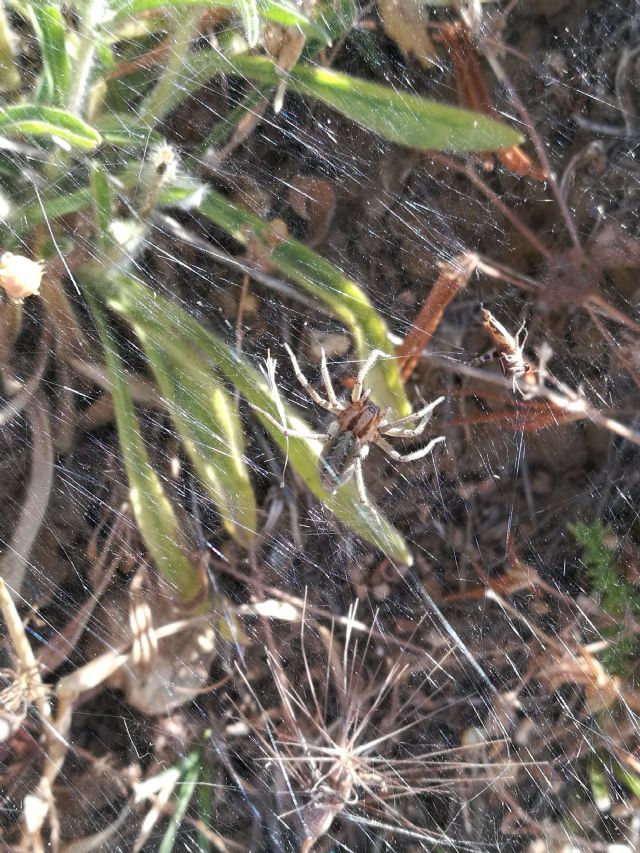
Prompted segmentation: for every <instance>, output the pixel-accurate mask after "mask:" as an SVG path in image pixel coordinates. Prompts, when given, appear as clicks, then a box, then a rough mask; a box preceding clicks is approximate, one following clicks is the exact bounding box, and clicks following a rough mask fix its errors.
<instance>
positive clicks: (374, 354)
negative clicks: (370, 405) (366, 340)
mask: <svg viewBox="0 0 640 853" xmlns="http://www.w3.org/2000/svg"><path fill="white" fill-rule="evenodd" d="M383 357H384V358H388V357H389V356H388V355H387V353H386V352H382V350H381V349H374V350H371V352H370V353H369V356H368V358H367V360H366V361H365V363H364V364H363V365H362V368H361V369H360V373H358V378H357V379H356V383H355V385H354V386H353V391H352V392H351V400H352V401H353V402H354V403H357V402H358V401H359V400H360V398H361V397H362V387H363V385H364V378H365V376H366V375H367V373H368V372H369V371H370V370H371V368H372V367H373V365H374V364H375V363H376V361H377V360H378V359H379V358H383Z"/></svg>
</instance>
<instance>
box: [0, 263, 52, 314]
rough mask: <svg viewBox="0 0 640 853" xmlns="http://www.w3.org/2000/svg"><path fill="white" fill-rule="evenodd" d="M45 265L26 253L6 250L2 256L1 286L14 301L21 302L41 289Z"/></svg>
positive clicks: (0, 269)
mask: <svg viewBox="0 0 640 853" xmlns="http://www.w3.org/2000/svg"><path fill="white" fill-rule="evenodd" d="M43 272H44V267H43V264H42V261H32V260H30V258H25V256H24V255H14V254H13V253H12V252H5V253H4V254H3V255H2V257H0V287H2V288H4V291H5V292H6V294H7V296H8V297H9V299H11V300H12V302H21V301H22V300H23V299H25V298H26V297H27V296H37V295H38V293H39V291H40V284H41V282H42V274H43Z"/></svg>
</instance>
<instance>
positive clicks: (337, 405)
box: [320, 349, 344, 411]
mask: <svg viewBox="0 0 640 853" xmlns="http://www.w3.org/2000/svg"><path fill="white" fill-rule="evenodd" d="M320 352H321V353H322V359H321V361H320V373H321V374H322V381H323V383H324V387H325V388H326V391H327V397H328V398H329V402H330V403H331V405H332V406H333V407H334V409H337V410H338V411H342V410H343V409H344V404H343V403H341V402H340V401H339V400H338V398H337V397H336V392H335V391H334V390H333V383H332V382H331V376H330V374H329V368H328V367H327V356H326V353H325V351H324V350H323V349H322V350H320Z"/></svg>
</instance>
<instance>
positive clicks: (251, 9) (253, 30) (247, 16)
mask: <svg viewBox="0 0 640 853" xmlns="http://www.w3.org/2000/svg"><path fill="white" fill-rule="evenodd" d="M235 5H236V7H237V9H238V12H239V14H240V19H241V21H242V29H243V30H244V36H245V38H246V40H247V44H248V45H249V47H250V48H254V47H255V46H256V45H257V44H258V37H259V36H260V18H259V17H258V3H257V0H235Z"/></svg>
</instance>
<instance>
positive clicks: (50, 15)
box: [29, 3, 71, 107]
mask: <svg viewBox="0 0 640 853" xmlns="http://www.w3.org/2000/svg"><path fill="white" fill-rule="evenodd" d="M29 9H30V12H31V23H32V25H33V29H34V31H35V33H36V36H37V38H38V42H39V43H40V56H41V59H42V85H41V86H40V92H39V96H38V100H39V101H40V102H41V103H44V104H48V105H49V106H52V107H60V106H62V104H64V102H65V99H66V95H67V92H68V90H69V83H70V80H71V66H70V64H69V54H68V51H67V45H66V35H67V33H66V26H65V22H64V18H63V16H62V12H61V11H60V9H59V8H58V7H57V6H52V5H48V4H42V3H30V4H29Z"/></svg>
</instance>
